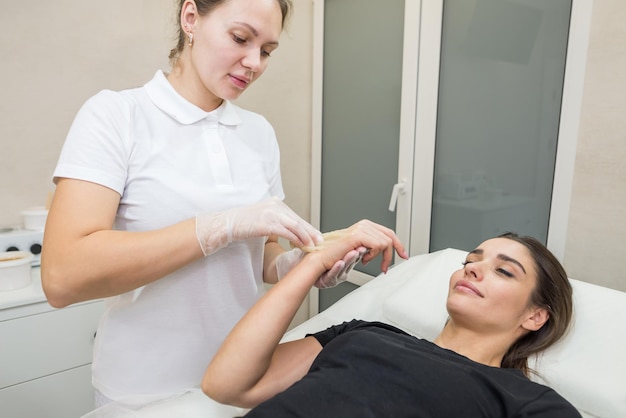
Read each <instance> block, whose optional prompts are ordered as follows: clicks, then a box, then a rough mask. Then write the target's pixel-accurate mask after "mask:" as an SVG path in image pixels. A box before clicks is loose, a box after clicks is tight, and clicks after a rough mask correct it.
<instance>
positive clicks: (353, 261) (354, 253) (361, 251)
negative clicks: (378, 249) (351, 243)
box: [315, 247, 367, 289]
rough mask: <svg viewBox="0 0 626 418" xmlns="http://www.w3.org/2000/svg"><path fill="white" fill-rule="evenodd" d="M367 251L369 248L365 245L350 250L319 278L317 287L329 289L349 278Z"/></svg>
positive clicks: (316, 283)
mask: <svg viewBox="0 0 626 418" xmlns="http://www.w3.org/2000/svg"><path fill="white" fill-rule="evenodd" d="M365 253H367V248H365V247H360V248H357V249H356V250H351V251H349V252H348V253H347V254H346V255H345V256H344V257H343V259H342V260H339V261H337V262H336V263H335V264H334V265H333V267H332V268H331V269H330V270H328V271H327V272H326V273H324V274H322V275H321V276H320V278H319V279H317V281H316V282H315V287H317V288H318V289H328V288H331V287H335V286H337V285H338V284H340V283H343V282H345V281H346V280H348V275H349V274H350V272H351V271H352V269H353V268H354V266H356V265H357V264H358V263H359V261H361V259H362V258H363V256H364V255H365Z"/></svg>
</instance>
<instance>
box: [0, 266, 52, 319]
mask: <svg viewBox="0 0 626 418" xmlns="http://www.w3.org/2000/svg"><path fill="white" fill-rule="evenodd" d="M30 274H31V283H30V286H27V287H23V288H21V289H15V290H8V291H0V310H2V309H9V308H15V307H18V306H24V305H31V304H34V303H41V302H45V301H46V296H45V295H44V293H43V289H42V288H41V269H40V268H39V267H32V268H31V271H30Z"/></svg>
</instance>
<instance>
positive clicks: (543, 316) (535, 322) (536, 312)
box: [522, 307, 550, 331]
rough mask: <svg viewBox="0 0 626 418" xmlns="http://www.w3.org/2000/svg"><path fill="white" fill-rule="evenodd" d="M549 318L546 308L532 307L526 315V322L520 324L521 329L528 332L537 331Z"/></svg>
mask: <svg viewBox="0 0 626 418" xmlns="http://www.w3.org/2000/svg"><path fill="white" fill-rule="evenodd" d="M549 318H550V314H549V313H548V311H547V310H546V308H539V307H534V308H531V309H530V310H529V311H528V313H527V314H526V320H525V321H524V322H523V323H522V327H523V328H524V329H526V330H528V331H537V330H539V329H540V328H541V327H542V326H543V324H545V323H546V322H547V321H548V319H549Z"/></svg>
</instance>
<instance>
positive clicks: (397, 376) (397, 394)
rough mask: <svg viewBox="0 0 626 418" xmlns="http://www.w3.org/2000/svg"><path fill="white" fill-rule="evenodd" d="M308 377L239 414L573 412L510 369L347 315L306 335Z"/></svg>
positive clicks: (343, 417)
mask: <svg viewBox="0 0 626 418" xmlns="http://www.w3.org/2000/svg"><path fill="white" fill-rule="evenodd" d="M314 337H315V338H317V340H318V341H319V342H320V343H321V344H322V346H323V347H324V348H323V350H322V351H321V352H320V354H319V355H318V356H317V358H316V359H315V361H314V362H313V364H312V366H311V369H310V370H309V372H308V374H307V375H306V376H304V377H303V378H302V379H301V380H300V381H298V382H296V383H294V384H293V385H292V386H291V387H290V388H288V389H287V390H285V391H284V392H282V393H279V394H277V395H276V396H274V397H273V398H271V399H269V400H267V401H265V402H263V403H261V404H260V405H258V406H257V407H256V408H254V409H253V410H252V411H250V412H249V413H248V414H247V415H246V417H272V418H281V417H315V418H331V417H338V418H350V417H359V418H366V417H393V418H400V417H471V418H474V417H546V418H566V417H567V418H569V417H580V414H579V413H578V412H577V411H576V409H575V408H574V407H573V406H572V405H571V404H570V403H569V402H567V401H566V400H565V399H564V398H562V397H561V396H560V395H559V394H558V393H556V391H554V390H553V389H551V388H549V387H547V386H543V385H540V384H538V383H535V382H532V381H530V380H529V379H528V378H526V377H525V376H524V375H523V373H521V372H520V371H519V370H516V369H504V368H498V367H490V366H486V365H483V364H480V363H476V362H474V361H472V360H470V359H468V358H467V357H464V356H461V355H459V354H457V353H455V352H453V351H450V350H446V349H443V348H441V347H439V346H437V345H435V344H433V343H431V342H429V341H426V340H422V339H417V338H415V337H412V336H410V335H408V334H406V333H405V332H403V331H401V330H399V329H398V328H395V327H393V326H391V325H387V324H383V323H379V322H364V321H357V320H353V321H351V322H346V323H343V324H341V325H338V326H335V327H331V328H328V329H327V330H325V331H322V332H320V333H317V334H314Z"/></svg>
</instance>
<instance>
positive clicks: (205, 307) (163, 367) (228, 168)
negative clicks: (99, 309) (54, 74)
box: [54, 71, 284, 400]
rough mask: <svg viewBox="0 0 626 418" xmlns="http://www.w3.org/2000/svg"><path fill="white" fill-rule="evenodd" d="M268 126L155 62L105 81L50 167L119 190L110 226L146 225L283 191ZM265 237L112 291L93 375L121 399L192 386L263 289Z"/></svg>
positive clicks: (57, 172)
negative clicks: (176, 80) (110, 84)
mask: <svg viewBox="0 0 626 418" xmlns="http://www.w3.org/2000/svg"><path fill="white" fill-rule="evenodd" d="M279 159H280V156H279V149H278V144H277V141H276V137H275V133H274V130H273V128H272V127H271V125H270V124H269V122H268V121H267V120H266V119H265V118H263V117H262V116H260V115H258V114H255V113H252V112H249V111H246V110H243V109H241V108H239V107H237V106H235V105H233V104H232V103H230V102H228V101H225V102H224V104H223V105H222V106H221V107H220V108H218V109H216V110H215V111H212V112H205V111H203V110H202V109H200V108H198V107H196V106H195V105H193V104H191V103H189V102H188V101H186V100H185V99H184V98H183V97H182V96H180V95H179V94H178V93H177V92H176V91H175V90H174V89H173V87H172V86H171V85H170V83H169V82H168V80H167V79H166V78H165V75H164V74H163V73H162V72H161V71H158V72H157V73H156V75H155V76H154V78H153V79H152V80H151V81H150V82H148V83H147V84H146V85H145V86H143V87H141V88H136V89H131V90H124V91H121V92H113V91H102V92H100V93H98V94H97V95H95V96H94V97H92V98H91V99H89V100H88V101H87V102H86V103H85V104H84V106H83V107H82V108H81V110H80V111H79V113H78V114H77V116H76V119H75V120H74V123H73V124H72V127H71V129H70V131H69V134H68V137H67V139H66V142H65V144H64V146H63V150H62V152H61V156H60V158H59V162H58V165H57V167H56V170H55V172H54V178H55V181H56V179H57V178H59V177H67V178H74V179H81V180H86V181H90V182H94V183H98V184H101V185H103V186H106V187H109V188H111V189H113V190H115V191H117V192H118V193H119V194H120V196H121V202H120V205H119V208H118V211H117V216H116V219H115V229H118V230H127V231H146V230H154V229H158V228H163V227H166V226H168V225H171V224H174V223H176V222H179V221H182V220H185V219H188V218H191V217H194V216H195V214H196V213H204V212H213V211H220V210H224V209H229V208H233V207H237V206H244V205H250V204H253V203H257V202H259V201H261V200H264V199H267V198H269V197H271V196H278V197H280V198H281V199H282V198H284V194H283V189H282V184H281V177H280V161H279ZM263 244H264V238H257V239H252V240H247V241H237V242H234V243H232V244H231V245H229V246H228V247H226V248H224V249H222V250H220V251H218V252H216V253H214V254H212V255H210V256H208V257H206V258H204V259H202V260H199V261H197V262H194V263H192V264H190V265H188V266H186V267H184V268H182V269H180V270H178V271H177V272H175V273H173V274H170V275H169V276H166V277H165V278H163V279H160V280H158V281H156V282H154V283H151V284H149V285H147V286H144V287H142V288H139V289H137V290H134V291H132V292H128V293H125V294H122V295H120V296H115V297H112V298H108V299H107V300H106V307H107V309H106V312H105V314H104V317H103V318H102V320H101V323H100V326H99V328H98V333H97V338H96V343H95V347H94V359H93V383H94V386H95V388H96V389H98V390H99V391H100V392H102V394H104V395H105V396H106V397H108V398H110V399H113V400H121V399H123V398H125V397H129V396H130V397H137V396H141V395H157V396H163V395H167V394H171V393H174V392H177V391H180V390H181V389H185V388H189V387H192V386H197V385H198V384H199V383H200V381H201V378H202V375H203V373H204V370H205V368H206V366H207V364H208V363H209V361H210V359H211V357H212V356H213V355H214V353H215V352H216V350H217V348H218V347H219V345H220V344H221V342H222V341H223V339H224V338H225V337H226V335H227V334H228V332H229V331H230V329H231V328H232V327H233V326H234V325H235V323H236V322H237V321H238V320H239V319H240V318H241V316H242V315H243V314H244V313H245V312H246V311H247V310H248V309H249V308H250V307H251V306H252V304H254V302H255V301H256V300H257V299H258V298H259V297H260V295H261V294H262V292H263V279H262V273H263V262H262V259H263V248H264V247H263Z"/></svg>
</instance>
